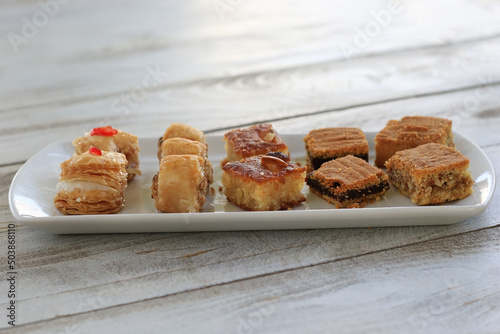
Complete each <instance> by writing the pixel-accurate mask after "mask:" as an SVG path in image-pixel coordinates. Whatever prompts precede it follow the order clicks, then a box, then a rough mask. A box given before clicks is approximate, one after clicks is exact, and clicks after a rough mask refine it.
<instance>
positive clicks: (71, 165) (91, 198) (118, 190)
mask: <svg viewBox="0 0 500 334" xmlns="http://www.w3.org/2000/svg"><path fill="white" fill-rule="evenodd" d="M126 165H127V159H126V158H125V155H124V154H122V153H117V152H106V151H101V150H99V149H97V148H95V147H91V148H90V149H89V151H87V152H84V153H82V154H80V155H75V156H73V157H72V158H70V159H68V160H66V161H64V162H63V163H62V164H61V176H60V179H59V183H58V184H57V187H56V196H55V198H54V205H55V206H56V208H57V209H58V210H59V211H60V212H62V213H63V214H68V215H91V214H104V213H116V212H118V211H120V209H121V208H122V207H123V203H124V191H125V188H126V187H127V171H126Z"/></svg>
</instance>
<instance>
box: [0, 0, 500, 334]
mask: <svg viewBox="0 0 500 334" xmlns="http://www.w3.org/2000/svg"><path fill="white" fill-rule="evenodd" d="M0 8H1V10H0V22H2V25H1V27H0V31H1V36H2V39H1V41H0V43H1V44H0V45H1V49H0V50H1V51H0V52H1V56H0V75H1V78H2V80H1V81H0V101H1V104H0V117H1V122H0V130H1V131H0V151H1V157H0V189H1V190H2V191H1V195H0V196H1V202H0V221H1V223H0V229H1V230H0V233H1V247H0V254H1V264H0V265H1V268H2V271H3V272H7V271H9V268H8V266H7V254H8V253H7V250H8V248H7V247H8V240H9V239H8V226H9V224H12V223H13V224H15V228H14V230H15V242H16V270H17V278H16V281H15V284H14V288H15V292H16V300H15V301H16V316H15V324H16V327H15V330H17V332H22V333H25V332H26V333H27V332H29V333H92V332H102V333H109V332H112V331H115V332H120V333H122V332H148V333H165V332H172V333H179V332H203V333H205V332H211V333H212V332H213V333H221V332H222V333H261V332H266V333H276V332H280V333H293V332H297V333H304V332H305V333H311V332H318V333H324V332H336V333H337V332H358V333H364V332H380V333H405V332H426V333H427V332H439V333H457V332H474V333H493V332H497V333H498V331H500V279H499V277H500V218H499V214H500V205H499V202H500V201H499V197H500V192H499V191H496V194H495V196H494V198H493V201H492V203H491V205H490V206H489V208H488V209H487V210H486V211H485V212H484V213H482V214H481V215H479V216H477V217H475V218H472V219H469V220H466V221H463V222H460V223H457V224H453V225H449V226H430V227H429V226H427V227H424V226H422V227H389V228H371V229H367V228H364V229H361V228H353V229H326V230H284V231H248V232H206V233H150V234H116V235H115V234H97V235H54V234H49V233H45V232H42V231H39V230H35V229H32V228H28V227H25V226H22V225H21V224H16V223H15V222H13V218H12V215H11V213H10V210H9V205H8V200H7V198H8V195H7V193H8V189H9V186H10V183H11V180H12V178H13V177H14V175H15V173H16V172H17V170H18V169H19V168H20V167H21V166H22V165H23V163H24V162H25V161H26V160H27V159H28V158H29V157H30V156H32V155H33V154H34V153H36V152H37V151H39V150H40V149H41V148H43V147H44V146H46V145H48V144H49V143H51V142H53V141H56V140H66V141H71V140H72V139H73V138H74V137H75V136H78V135H81V134H82V133H84V132H86V131H88V129H90V128H93V127H95V126H97V125H103V124H112V125H113V126H115V127H116V128H120V129H123V130H126V131H128V132H131V133H134V134H136V135H138V136H140V137H153V136H159V135H161V134H162V133H163V131H164V130H165V129H166V127H167V126H168V125H169V124H170V123H172V122H182V123H188V124H191V125H193V126H195V127H198V128H199V129H201V130H203V131H205V132H206V133H207V134H223V133H225V132H226V131H227V130H228V129H232V128H236V127H242V126H246V125H250V124H255V123H259V122H271V123H273V125H274V126H275V128H276V129H277V130H278V131H279V132H280V133H304V132H307V131H309V130H310V129H314V128H318V127H324V126H356V127H360V128H362V129H363V130H365V131H378V130H380V129H381V128H382V127H383V126H384V125H385V123H386V122H387V121H388V120H389V119H395V118H400V117H402V116H405V115H436V116H442V117H447V118H450V119H452V120H453V122H454V123H453V126H454V131H456V132H457V133H460V134H462V135H464V136H465V137H467V138H469V139H471V140H472V141H474V142H475V143H477V144H478V145H479V146H480V147H481V149H482V150H484V152H485V153H486V154H487V155H488V156H489V158H490V159H491V161H492V162H493V165H494V166H498V165H499V163H500V135H499V128H500V99H498V96H499V93H500V65H499V64H500V56H499V54H500V3H499V2H498V1H493V0H471V1H465V0H443V1H439V2H435V1H428V0H424V1H413V2H409V1H403V2H396V1H367V0H354V1H341V2H338V1H326V0H323V1H322V0H317V1H290V0H282V1H281V0H280V1H272V2H271V1H256V0H253V1H247V0H206V1H182V2H181V1H126V0H125V1H107V2H103V1H98V0H88V1H71V2H70V1H66V0H64V1H63V0H42V1H40V2H38V1H35V0H29V1H22V2H20V1H9V0H7V1H4V2H3V3H2V4H1V5H0ZM235 224H237V222H235ZM8 279H9V276H8V275H7V274H5V275H3V277H2V280H1V283H0V286H1V290H0V291H1V295H0V302H1V309H2V310H3V311H2V312H1V319H2V321H1V323H0V328H3V329H7V330H9V329H13V328H11V326H10V325H9V324H8V321H10V320H9V318H8V317H6V316H7V315H8V312H9V311H8V310H7V307H9V304H8V303H9V301H10V300H11V299H10V298H9V297H8V290H9V289H10V285H9V284H10V283H9V282H8V281H7V280H8ZM14 332H16V331H14Z"/></svg>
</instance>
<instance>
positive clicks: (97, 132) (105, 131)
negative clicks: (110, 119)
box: [90, 125, 118, 136]
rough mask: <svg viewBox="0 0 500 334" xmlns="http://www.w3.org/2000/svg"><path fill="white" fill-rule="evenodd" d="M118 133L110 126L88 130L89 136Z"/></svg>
mask: <svg viewBox="0 0 500 334" xmlns="http://www.w3.org/2000/svg"><path fill="white" fill-rule="evenodd" d="M117 133H118V130H116V129H113V128H112V127H111V126H109V125H108V126H103V127H100V128H94V129H92V130H91V131H90V135H91V136H114V135H116V134H117Z"/></svg>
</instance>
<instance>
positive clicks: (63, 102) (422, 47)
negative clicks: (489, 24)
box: [0, 34, 500, 112]
mask: <svg viewBox="0 0 500 334" xmlns="http://www.w3.org/2000/svg"><path fill="white" fill-rule="evenodd" d="M497 38H500V34H494V35H489V36H480V37H477V38H474V39H473V38H469V39H464V40H458V41H454V42H445V43H441V44H427V45H420V46H414V47H409V48H400V49H397V48H396V49H392V50H388V51H382V52H379V53H367V54H363V55H359V56H354V57H352V58H351V59H350V61H355V60H358V59H366V58H374V57H383V56H386V55H392V54H401V53H407V52H412V51H421V50H424V51H425V50H432V49H437V48H440V47H449V46H455V45H464V44H473V43H477V42H484V41H488V40H492V39H497ZM344 61H345V60H344V59H343V58H338V59H333V60H328V61H323V62H318V63H312V64H308V65H299V66H292V67H287V68H275V69H272V70H269V71H258V72H249V73H245V74H239V75H236V76H227V77H215V78H205V79H199V80H192V81H185V82H182V81H181V82H177V83H168V84H164V85H158V86H157V87H154V88H152V89H151V90H150V91H151V92H153V91H161V90H163V89H165V88H170V87H179V86H187V85H192V84H194V83H206V82H211V81H219V80H227V79H236V78H238V77H241V76H249V75H259V74H262V73H272V72H279V71H289V70H295V69H302V68H308V67H313V66H321V65H324V64H334V63H338V62H344ZM483 86H484V85H483ZM128 92H129V90H127V91H117V92H113V93H108V94H102V95H96V96H81V97H77V98H71V99H61V100H57V101H50V102H43V103H37V104H32V105H24V106H20V107H17V108H9V109H8V111H15V110H25V109H31V108H38V107H43V106H53V105H59V106H65V105H71V104H76V103H82V102H91V101H97V100H102V99H107V98H111V97H115V96H117V95H120V94H125V93H128ZM2 111H7V110H5V109H0V112H2Z"/></svg>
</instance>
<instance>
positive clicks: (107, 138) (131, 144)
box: [73, 126, 141, 181]
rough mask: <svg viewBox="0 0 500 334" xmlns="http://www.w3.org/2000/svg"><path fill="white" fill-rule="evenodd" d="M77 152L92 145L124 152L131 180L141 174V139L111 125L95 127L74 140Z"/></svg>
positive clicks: (110, 150) (103, 149)
mask: <svg viewBox="0 0 500 334" xmlns="http://www.w3.org/2000/svg"><path fill="white" fill-rule="evenodd" d="M73 146H74V147H75V153H76V154H82V153H84V152H87V151H88V150H89V148H90V147H91V146H94V147H96V148H98V149H100V150H102V151H109V152H118V153H123V154H124V155H125V157H126V159H127V173H128V177H129V181H130V180H132V178H134V176H135V175H141V171H140V169H139V151H140V148H139V139H138V138H137V136H134V135H132V134H130V133H127V132H124V131H121V130H118V129H114V128H112V127H111V126H104V127H100V128H94V129H92V130H91V131H90V132H88V133H86V134H85V136H83V137H78V138H76V139H75V140H74V141H73Z"/></svg>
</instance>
